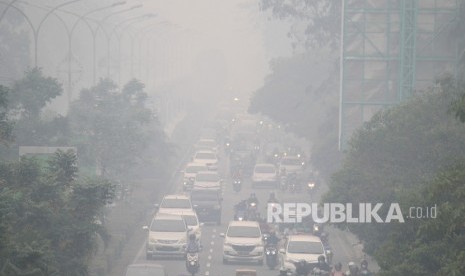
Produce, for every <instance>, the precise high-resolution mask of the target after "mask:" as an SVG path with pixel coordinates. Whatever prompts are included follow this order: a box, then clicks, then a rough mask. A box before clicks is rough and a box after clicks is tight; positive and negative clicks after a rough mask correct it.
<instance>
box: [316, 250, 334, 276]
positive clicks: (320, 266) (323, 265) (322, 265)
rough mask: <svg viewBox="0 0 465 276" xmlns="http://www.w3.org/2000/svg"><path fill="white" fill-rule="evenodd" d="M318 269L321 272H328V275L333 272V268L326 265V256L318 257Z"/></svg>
mask: <svg viewBox="0 0 465 276" xmlns="http://www.w3.org/2000/svg"><path fill="white" fill-rule="evenodd" d="M316 268H317V269H319V270H320V271H321V272H326V273H327V274H329V272H330V271H331V268H330V267H329V264H327V263H326V259H325V256H323V255H321V256H319V257H318V264H317V265H316ZM321 272H320V273H321Z"/></svg>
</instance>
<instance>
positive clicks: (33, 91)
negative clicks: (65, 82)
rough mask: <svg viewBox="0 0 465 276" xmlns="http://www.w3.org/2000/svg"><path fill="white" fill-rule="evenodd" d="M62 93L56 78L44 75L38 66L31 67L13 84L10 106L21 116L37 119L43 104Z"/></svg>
mask: <svg viewBox="0 0 465 276" xmlns="http://www.w3.org/2000/svg"><path fill="white" fill-rule="evenodd" d="M62 93H63V88H62V85H61V84H59V83H58V81H57V80H56V79H54V78H51V77H45V76H44V75H43V73H42V70H41V69H40V68H33V69H30V70H28V71H26V73H25V76H24V77H23V78H22V79H20V80H19V81H16V82H15V83H14V84H13V88H12V93H11V94H10V99H9V102H10V108H11V109H16V110H17V111H18V112H19V113H20V114H21V116H22V117H25V118H28V119H37V118H40V111H41V110H42V109H43V108H44V107H45V105H46V104H47V103H49V102H51V101H52V99H54V98H56V97H57V96H59V95H61V94H62Z"/></svg>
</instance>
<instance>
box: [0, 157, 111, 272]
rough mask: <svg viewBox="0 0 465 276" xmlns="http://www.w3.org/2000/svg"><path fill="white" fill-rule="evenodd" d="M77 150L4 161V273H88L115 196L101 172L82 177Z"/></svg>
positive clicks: (0, 253)
mask: <svg viewBox="0 0 465 276" xmlns="http://www.w3.org/2000/svg"><path fill="white" fill-rule="evenodd" d="M76 160H77V159H76V155H75V154H74V153H73V152H66V153H65V152H60V151H59V152H57V153H56V154H55V155H54V156H53V157H52V158H51V159H50V161H49V163H48V167H47V168H42V167H40V165H39V163H38V162H36V160H34V159H28V158H22V159H21V160H20V162H17V163H1V164H0V172H1V173H0V184H1V185H0V275H87V274H88V271H87V267H88V265H89V263H90V259H91V258H92V254H93V252H94V249H95V244H96V243H95V238H96V237H97V235H103V238H104V239H108V236H107V235H106V230H105V228H104V224H102V222H101V221H98V217H99V214H100V213H101V211H102V208H103V207H104V206H105V204H107V203H108V202H109V201H111V200H112V198H113V196H114V188H113V185H112V184H111V183H110V182H109V181H108V180H105V179H101V178H82V179H77V169H76Z"/></svg>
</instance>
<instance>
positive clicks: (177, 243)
mask: <svg viewBox="0 0 465 276" xmlns="http://www.w3.org/2000/svg"><path fill="white" fill-rule="evenodd" d="M144 229H145V230H147V231H148V232H149V234H148V239H147V243H146V247H145V249H146V256H147V259H150V258H152V257H154V256H172V255H176V256H184V254H185V248H186V246H187V235H188V227H187V224H186V222H185V220H184V218H183V217H182V216H179V215H173V214H162V213H157V214H156V215H155V217H154V218H153V220H152V223H150V226H144Z"/></svg>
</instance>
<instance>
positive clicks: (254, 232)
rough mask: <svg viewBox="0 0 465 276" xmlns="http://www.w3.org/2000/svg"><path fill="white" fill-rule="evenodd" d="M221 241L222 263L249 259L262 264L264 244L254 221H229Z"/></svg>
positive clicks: (257, 225) (258, 227)
mask: <svg viewBox="0 0 465 276" xmlns="http://www.w3.org/2000/svg"><path fill="white" fill-rule="evenodd" d="M221 236H222V237H224V243H223V263H224V264H227V263H228V262H229V261H241V262H242V261H251V262H258V264H259V265H263V258H264V244H263V239H262V233H261V230H260V225H259V224H258V222H256V221H231V222H230V223H229V226H228V230H227V232H226V235H225V234H224V233H222V234H221Z"/></svg>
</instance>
